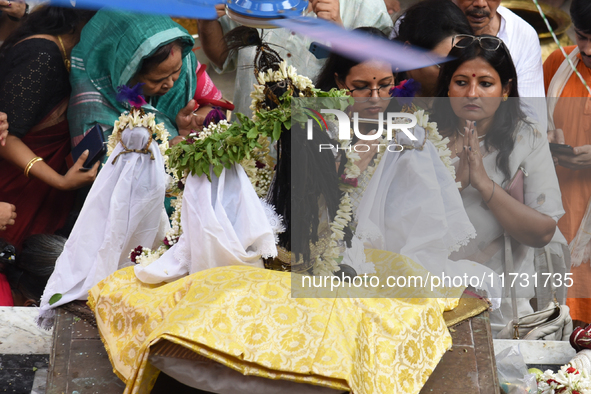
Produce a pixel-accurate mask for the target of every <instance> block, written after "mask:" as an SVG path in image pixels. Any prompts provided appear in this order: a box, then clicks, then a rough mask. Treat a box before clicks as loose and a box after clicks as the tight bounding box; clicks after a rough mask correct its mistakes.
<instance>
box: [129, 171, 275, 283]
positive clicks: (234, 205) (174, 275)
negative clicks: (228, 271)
mask: <svg viewBox="0 0 591 394" xmlns="http://www.w3.org/2000/svg"><path fill="white" fill-rule="evenodd" d="M273 215H275V212H274V210H273V209H272V208H271V207H270V206H268V205H265V204H264V203H263V202H262V201H261V200H260V199H259V198H258V196H257V195H256V192H255V191H254V189H253V187H252V184H251V182H250V180H249V179H248V176H247V175H246V173H245V172H244V169H243V168H242V167H241V166H240V165H233V166H232V167H231V168H229V169H227V168H225V169H224V170H223V171H222V173H221V174H220V176H219V177H217V176H215V174H213V171H212V173H211V182H210V181H209V180H208V179H207V177H206V176H205V175H202V176H200V177H198V176H194V175H193V176H189V177H188V178H187V182H186V184H185V189H184V192H183V202H182V208H181V227H182V229H183V234H182V235H181V237H180V238H179V241H178V242H177V243H176V244H175V245H173V246H172V247H171V248H170V249H169V250H168V251H166V253H164V254H163V255H162V257H160V258H159V259H158V260H156V261H155V262H153V263H151V264H150V265H148V266H145V267H144V266H142V265H136V266H135V275H136V277H137V278H138V279H139V280H141V281H142V282H144V283H151V284H156V283H161V282H171V281H174V280H176V279H178V278H180V277H182V276H185V275H187V274H193V273H195V272H198V271H203V270H206V269H208V268H214V267H221V266H228V265H249V266H252V267H258V268H263V261H262V260H261V257H263V258H267V257H275V256H277V248H276V246H275V232H276V231H277V230H278V227H279V226H280V224H279V223H278V222H279V220H278V218H277V217H276V216H275V218H274V217H273ZM272 222H275V223H274V226H272V225H271V223H272Z"/></svg>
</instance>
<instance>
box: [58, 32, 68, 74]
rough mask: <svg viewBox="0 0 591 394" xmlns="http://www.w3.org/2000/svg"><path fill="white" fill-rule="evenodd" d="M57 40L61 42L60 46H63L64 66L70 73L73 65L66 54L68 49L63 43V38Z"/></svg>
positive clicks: (59, 37)
mask: <svg viewBox="0 0 591 394" xmlns="http://www.w3.org/2000/svg"><path fill="white" fill-rule="evenodd" d="M57 39H58V40H59V42H60V45H61V46H62V52H63V53H64V65H65V66H66V70H68V72H70V68H71V63H70V59H68V55H67V54H66V47H65V46H64V42H63V41H62V36H57Z"/></svg>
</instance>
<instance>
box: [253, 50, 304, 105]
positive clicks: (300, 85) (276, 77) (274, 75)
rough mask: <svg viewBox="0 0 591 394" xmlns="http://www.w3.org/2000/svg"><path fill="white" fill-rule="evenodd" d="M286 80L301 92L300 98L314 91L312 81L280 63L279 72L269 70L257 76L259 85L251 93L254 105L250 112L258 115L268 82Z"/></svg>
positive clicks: (291, 67)
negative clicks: (311, 90)
mask: <svg viewBox="0 0 591 394" xmlns="http://www.w3.org/2000/svg"><path fill="white" fill-rule="evenodd" d="M286 79H289V80H291V83H293V85H294V86H295V87H296V88H297V89H298V90H300V96H302V97H303V96H304V95H303V93H301V92H303V91H304V90H306V89H313V88H314V84H313V83H312V80H311V79H310V78H308V77H304V76H302V75H299V74H298V72H297V70H296V69H295V67H293V66H288V65H287V62H286V61H285V60H283V61H282V62H281V63H279V70H278V71H273V70H271V69H269V70H267V72H266V73H265V72H260V73H259V75H258V76H257V82H258V84H254V90H253V91H252V92H250V97H251V98H252V103H251V105H250V110H251V111H252V112H253V113H255V114H256V111H257V108H258V106H259V105H260V104H261V103H262V102H263V101H265V87H266V86H265V84H266V83H268V82H280V81H284V80H286Z"/></svg>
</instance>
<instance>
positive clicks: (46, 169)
mask: <svg viewBox="0 0 591 394" xmlns="http://www.w3.org/2000/svg"><path fill="white" fill-rule="evenodd" d="M0 157H2V158H3V159H5V160H7V161H9V162H10V163H12V164H14V165H15V166H17V167H19V168H20V169H22V170H23V171H24V170H25V168H26V166H27V164H28V163H29V162H30V161H31V159H33V158H35V157H36V155H35V153H33V151H32V150H31V149H29V147H28V146H27V145H25V144H24V143H23V142H22V141H21V139H20V138H18V137H15V136H13V135H10V134H8V137H7V138H6V145H4V146H0ZM87 157H88V151H86V152H85V153H83V154H82V155H81V156H80V158H79V159H78V161H76V163H74V166H73V167H72V168H70V169H69V170H68V172H67V173H66V175H60V174H58V173H57V172H56V171H55V170H54V169H53V168H51V167H50V166H49V165H47V163H45V162H44V161H39V162H37V163H35V164H34V165H33V167H31V170H30V171H29V177H35V178H38V179H39V180H41V181H43V182H44V183H46V184H48V185H49V186H51V187H54V188H56V189H59V190H74V189H78V188H80V187H82V186H84V185H87V184H89V183H92V181H94V178H96V173H97V171H98V166H99V163H96V164H95V165H94V167H93V168H92V169H91V170H89V171H80V168H82V165H83V164H84V161H85V160H86V158H87Z"/></svg>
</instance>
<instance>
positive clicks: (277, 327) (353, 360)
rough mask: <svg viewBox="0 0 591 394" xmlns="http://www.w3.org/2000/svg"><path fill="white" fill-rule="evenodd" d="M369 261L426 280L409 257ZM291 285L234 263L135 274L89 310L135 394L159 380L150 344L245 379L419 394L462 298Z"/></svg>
mask: <svg viewBox="0 0 591 394" xmlns="http://www.w3.org/2000/svg"><path fill="white" fill-rule="evenodd" d="M366 256H367V258H368V260H369V261H372V260H373V261H380V262H384V261H386V262H388V264H386V266H388V267H390V268H392V267H395V266H399V267H403V266H404V267H406V268H405V269H406V271H407V272H417V273H422V274H424V273H425V272H424V270H423V272H421V270H422V268H421V267H420V266H418V265H416V264H415V263H414V262H412V261H411V260H410V259H408V258H406V257H404V256H401V255H397V254H394V253H390V252H383V251H366ZM409 267H410V268H409ZM378 273H379V270H378ZM293 278H296V279H294V280H297V276H296V275H294V276H293ZM291 281H292V275H291V274H290V273H285V272H277V271H270V270H265V269H259V268H252V267H247V266H230V267H219V268H212V269H208V270H205V271H202V272H198V273H195V274H192V275H189V276H187V277H184V278H182V279H179V280H177V281H175V282H171V283H165V284H160V285H146V284H143V283H142V282H140V281H139V280H138V279H136V277H135V275H134V272H133V267H128V268H125V269H122V270H119V271H117V272H115V273H114V274H112V275H111V276H110V277H108V278H107V279H105V280H104V281H102V282H101V283H99V284H98V285H97V286H95V287H94V288H92V289H91V290H90V292H89V305H90V307H91V309H92V310H93V311H94V313H95V315H96V320H97V324H98V328H99V331H100V334H101V338H102V340H103V343H104V344H105V347H106V349H107V351H108V353H109V357H110V359H111V363H112V365H113V368H114V371H115V372H116V373H117V375H118V376H119V377H120V378H121V379H122V380H123V381H124V382H125V383H126V385H127V387H126V391H125V392H126V393H149V392H150V390H151V388H152V386H153V384H154V382H155V379H156V377H157V375H158V370H156V369H155V368H154V367H153V366H152V365H151V364H150V363H149V362H148V356H149V353H150V347H151V346H152V345H154V344H156V343H157V342H158V341H160V340H163V339H165V340H168V341H170V342H173V343H176V344H178V345H181V346H183V347H185V348H187V349H191V350H192V351H194V352H196V353H198V354H200V355H202V356H204V357H206V358H208V359H211V360H214V361H216V362H219V363H221V364H223V365H225V366H227V367H230V368H232V369H235V370H237V371H239V372H241V373H243V374H245V375H255V376H261V377H265V378H270V379H285V380H290V381H295V382H301V383H309V384H314V385H319V386H324V387H330V388H334V389H339V390H341V389H342V390H343V391H351V392H354V393H358V394H360V393H363V394H372V393H389V394H391V393H405V394H413V393H418V392H419V391H420V389H421V388H422V386H423V385H424V383H425V382H426V381H427V378H428V377H429V375H430V374H431V372H432V371H433V369H434V368H435V367H436V366H437V363H438V362H439V360H440V358H441V357H442V356H443V354H444V353H445V351H446V350H447V349H448V348H449V347H450V346H451V336H450V334H449V332H448V330H447V327H446V324H445V321H444V319H443V317H442V313H443V311H444V310H450V309H453V307H455V306H456V305H457V303H458V300H459V296H460V295H461V292H462V290H463V289H455V290H453V291H452V293H453V294H455V296H456V297H455V298H395V299H394V298H386V297H382V298H346V297H343V298H340V297H339V298H334V296H333V298H291ZM389 292H392V290H391V289H386V290H382V289H376V293H375V294H376V297H381V296H383V295H388V294H390V293H389ZM394 293H395V291H394ZM394 293H392V294H394ZM333 294H334V293H333ZM446 297H451V296H450V293H447V295H446Z"/></svg>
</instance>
